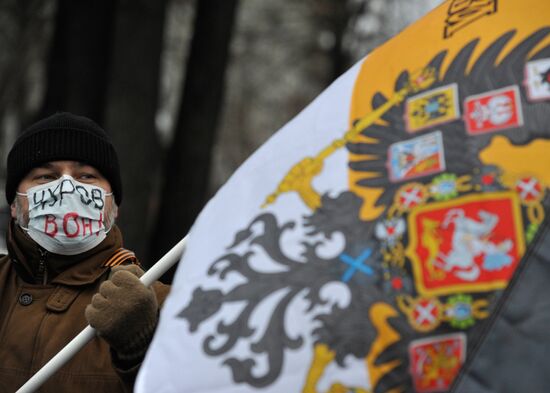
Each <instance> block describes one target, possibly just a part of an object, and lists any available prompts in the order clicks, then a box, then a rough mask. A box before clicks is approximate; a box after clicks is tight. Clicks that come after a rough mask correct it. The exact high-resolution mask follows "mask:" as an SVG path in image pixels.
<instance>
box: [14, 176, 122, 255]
mask: <svg viewBox="0 0 550 393" xmlns="http://www.w3.org/2000/svg"><path fill="white" fill-rule="evenodd" d="M17 195H21V196H26V197H27V199H28V200H29V223H28V226H27V228H25V227H23V224H22V223H21V222H19V225H20V226H21V228H23V230H25V231H26V232H27V233H28V235H29V236H30V237H31V238H32V239H33V240H34V241H35V242H37V243H38V244H39V245H41V246H42V247H44V248H45V249H46V250H48V251H50V252H53V253H55V254H62V255H76V254H80V253H82V252H85V251H88V250H91V249H92V248H94V247H95V246H97V245H98V244H99V243H101V242H102V241H103V239H105V237H106V235H107V232H109V230H110V229H111V228H110V227H109V228H107V229H106V228H105V225H104V223H103V222H104V217H105V203H106V200H105V197H106V196H109V195H112V193H109V194H107V193H106V192H105V190H104V189H102V188H101V187H98V186H94V185H90V184H84V183H80V182H78V181H76V180H75V179H73V178H72V177H71V176H69V175H63V176H62V177H61V178H59V179H57V180H55V181H52V182H49V183H46V184H41V185H39V186H35V187H31V188H29V189H28V190H27V193H26V194H22V193H17Z"/></svg>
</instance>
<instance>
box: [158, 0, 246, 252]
mask: <svg viewBox="0 0 550 393" xmlns="http://www.w3.org/2000/svg"><path fill="white" fill-rule="evenodd" d="M237 2H238V1H237V0H197V2H196V13H195V21H194V32H193V38H192V41H191V48H190V51H189V57H188V62H187V66H186V75H185V78H184V85H183V94H182V98H181V103H180V109H179V114H178V120H177V123H176V124H177V125H176V129H175V134H174V139H173V142H172V145H171V147H170V149H169V151H168V155H167V157H166V161H165V165H164V172H163V180H164V184H163V186H162V193H161V199H160V201H161V203H160V209H159V214H158V219H157V225H156V226H155V228H156V229H155V233H154V234H153V237H152V239H153V241H152V250H151V251H152V255H153V256H154V257H158V256H160V255H162V253H163V252H165V251H166V250H168V249H169V248H170V247H171V246H173V245H174V244H175V243H176V242H177V241H178V240H179V239H181V238H182V237H183V236H184V235H185V233H186V232H187V231H188V230H189V228H190V227H191V225H192V223H193V221H194V220H195V218H196V216H197V214H198V213H199V211H200V209H201V208H202V207H203V205H204V203H205V200H206V198H207V192H208V175H209V171H210V163H211V155H212V145H213V142H214V136H215V132H216V128H217V125H218V118H219V114H220V109H221V105H222V100H223V91H224V76H225V70H226V68H227V62H228V53H229V44H230V42H231V33H232V31H233V25H234V20H235V15H236V10H237Z"/></svg>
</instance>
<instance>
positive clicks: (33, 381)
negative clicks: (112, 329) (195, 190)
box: [16, 235, 188, 393]
mask: <svg viewBox="0 0 550 393" xmlns="http://www.w3.org/2000/svg"><path fill="white" fill-rule="evenodd" d="M187 236H188V235H186V236H185V237H184V238H183V239H181V240H180V241H179V243H178V244H176V245H175V246H174V247H173V248H172V249H171V250H170V251H168V252H167V253H166V255H164V256H163V257H162V258H161V259H160V260H159V261H158V262H157V263H155V264H154V265H153V266H152V267H151V268H150V269H149V270H147V271H146V272H145V274H143V276H141V278H140V280H141V282H142V283H143V284H145V285H146V286H150V285H151V284H153V283H154V282H155V281H157V280H158V279H159V278H160V277H161V276H162V275H163V274H164V273H166V271H167V270H168V269H170V268H171V267H172V266H173V265H174V264H175V263H176V262H177V261H178V260H179V259H180V257H181V256H182V254H183V252H184V251H185V245H186V243H187ZM94 337H95V329H94V328H92V327H91V326H90V325H88V326H86V327H85V328H84V330H82V331H81V332H80V333H79V334H78V335H77V336H76V337H75V338H73V339H72V341H71V342H69V343H68V344H67V345H65V347H64V348H63V349H62V350H61V351H59V352H58V353H57V354H56V355H55V356H54V357H53V358H51V359H50V361H49V362H48V363H46V364H45V365H44V367H42V368H41V369H40V370H38V372H37V373H36V374H34V375H33V376H32V377H31V378H30V379H29V380H28V381H27V382H26V383H25V384H24V385H23V386H21V387H20V388H19V390H18V391H17V392H16V393H32V392H35V391H36V390H38V388H40V386H42V385H43V384H44V382H46V381H47V380H48V379H49V378H50V377H51V376H52V375H53V374H55V372H56V371H57V370H59V369H60V368H61V367H63V365H64V364H65V363H67V362H68V361H69V360H70V359H71V358H72V357H73V356H74V355H75V354H76V353H77V352H78V351H80V350H81V349H82V347H83V346H84V345H86V344H87V343H88V342H89V341H90V340H91V339H92V338H94Z"/></svg>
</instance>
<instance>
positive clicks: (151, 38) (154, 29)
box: [105, 0, 166, 265]
mask: <svg viewBox="0 0 550 393" xmlns="http://www.w3.org/2000/svg"><path fill="white" fill-rule="evenodd" d="M165 10H166V1H164V0H140V1H130V0H120V1H119V2H118V4H117V8H116V21H115V35H114V40H113V43H112V54H111V69H110V79H109V86H108V99H107V105H106V116H105V126H106V128H107V129H108V130H110V132H111V133H112V136H113V142H114V143H115V145H116V146H117V148H118V152H119V159H120V161H121V174H122V179H123V182H124V194H125V197H124V200H123V204H122V206H121V215H120V219H119V221H118V224H119V226H120V227H121V229H122V232H123V233H124V240H125V245H126V246H127V247H129V248H131V249H133V250H134V251H135V252H136V254H137V255H138V256H141V257H143V256H146V255H147V253H148V247H147V246H148V239H149V234H150V228H151V220H152V215H151V197H152V195H154V190H155V189H156V188H157V180H156V179H157V178H158V177H159V172H158V171H159V165H160V158H161V157H160V155H161V150H160V145H159V141H158V137H157V133H156V129H155V116H156V113H157V108H158V96H159V80H160V77H159V72H160V59H161V52H162V43H163V33H164V21H165ZM144 262H145V261H144ZM145 264H146V265H147V262H145Z"/></svg>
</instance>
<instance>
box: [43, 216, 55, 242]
mask: <svg viewBox="0 0 550 393" xmlns="http://www.w3.org/2000/svg"><path fill="white" fill-rule="evenodd" d="M50 228H51V229H50ZM44 232H45V233H46V235H49V236H51V237H55V235H57V223H56V222H55V216H54V215H51V214H46V221H44Z"/></svg>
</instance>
